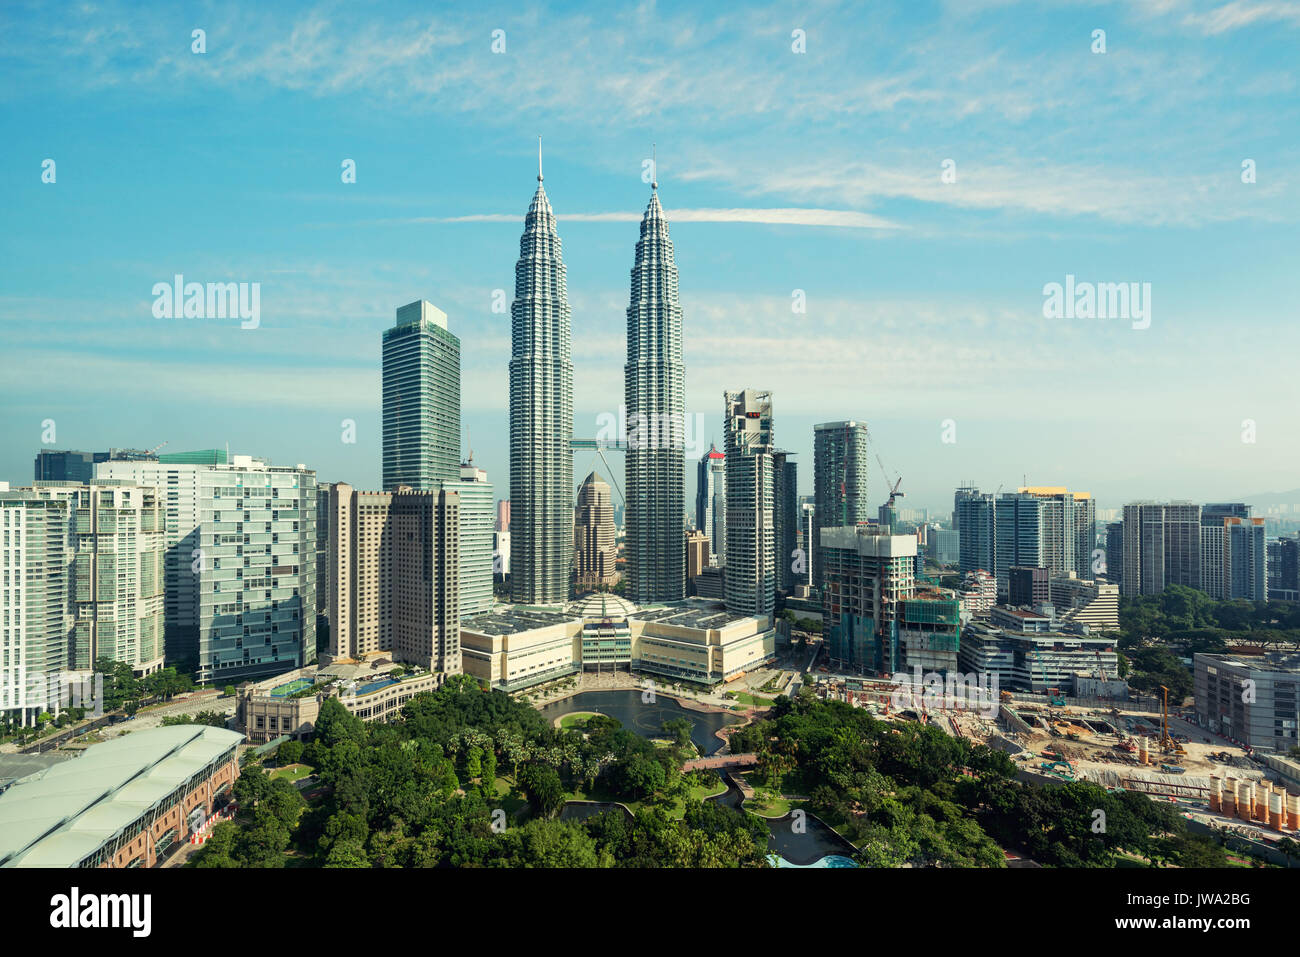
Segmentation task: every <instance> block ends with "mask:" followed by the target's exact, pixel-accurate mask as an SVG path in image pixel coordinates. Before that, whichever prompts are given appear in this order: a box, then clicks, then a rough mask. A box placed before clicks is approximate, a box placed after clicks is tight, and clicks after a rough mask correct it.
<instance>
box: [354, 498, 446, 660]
mask: <svg viewBox="0 0 1300 957" xmlns="http://www.w3.org/2000/svg"><path fill="white" fill-rule="evenodd" d="M452 488H454V486H453V485H451V484H448V485H445V486H443V487H442V488H439V489H430V490H417V489H407V488H402V489H397V490H395V491H391V492H363V491H358V490H357V489H354V488H352V487H351V486H350V485H347V484H346V483H343V482H339V483H337V484H336V485H335V486H334V487H333V488H332V489H331V490H330V515H331V518H330V555H331V566H332V571H331V578H332V580H333V583H334V587H333V589H332V590H331V593H330V624H331V631H330V653H331V654H332V655H334V656H335V657H339V658H347V659H352V660H362V659H366V658H374V657H378V656H380V655H385V656H391V657H392V659H393V660H394V661H398V662H401V663H403V664H410V665H414V666H416V667H419V668H426V669H428V670H429V671H432V672H433V673H435V674H437V675H439V676H442V677H445V676H446V675H453V674H459V673H460V671H461V653H460V618H461V616H460V611H459V608H458V604H459V598H460V581H459V576H460V564H461V561H460V516H459V514H458V513H459V509H460V502H459V495H458V493H457V492H455V491H452V490H451V489H452Z"/></svg>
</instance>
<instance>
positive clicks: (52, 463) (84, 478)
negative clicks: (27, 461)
mask: <svg viewBox="0 0 1300 957" xmlns="http://www.w3.org/2000/svg"><path fill="white" fill-rule="evenodd" d="M95 459H96V453H94V452H71V451H64V452H55V451H52V450H44V449H42V450H41V451H40V452H37V453H36V468H35V479H36V481H38V482H79V483H82V484H84V483H86V482H89V481H91V480H93V479H94V477H95Z"/></svg>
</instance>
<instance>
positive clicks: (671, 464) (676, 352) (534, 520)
mask: <svg viewBox="0 0 1300 957" xmlns="http://www.w3.org/2000/svg"><path fill="white" fill-rule="evenodd" d="M510 317H511V350H510V502H511V504H510V511H511V521H510V531H511V539H512V541H511V558H510V562H511V586H510V591H511V595H510V597H511V600H512V601H514V602H516V603H520V604H536V605H547V604H559V603H562V602H565V601H567V600H568V597H569V572H570V569H571V567H572V564H573V454H572V451H571V444H570V443H571V441H572V439H573V361H572V358H571V333H570V312H569V300H568V291H567V288H566V285H565V269H564V260H563V258H562V256H561V250H560V237H559V234H558V233H557V232H556V228H555V214H554V213H553V212H552V211H551V204H550V201H549V200H548V199H547V196H546V190H545V188H544V187H543V186H542V172H541V157H540V154H539V157H538V170H537V192H536V194H535V195H534V196H533V201H532V204H531V205H530V206H529V207H528V215H527V216H526V217H525V219H524V234H523V236H522V237H521V238H520V240H519V262H518V263H516V264H515V299H514V302H513V303H512V304H511V307H510ZM685 378H686V376H685V367H684V366H683V364H682V309H681V304H680V302H679V301H678V295H677V266H676V264H675V263H674V262H673V244H672V240H671V239H669V238H668V220H667V219H666V218H665V217H664V214H663V208H662V207H661V206H660V205H659V184H658V183H657V182H655V183H652V184H651V193H650V204H649V206H647V207H646V211H645V216H644V217H642V220H641V238H640V239H639V240H638V241H637V244H636V261H635V263H634V264H633V266H632V295H631V301H630V304H629V305H628V309H627V365H626V366H625V368H624V381H625V401H626V405H627V423H628V431H627V436H626V440H627V469H626V473H627V481H626V485H627V499H626V504H627V508H626V524H627V540H626V556H627V571H628V586H629V587H628V596H629V597H630V598H631V599H632V600H633V601H635V602H653V601H674V600H677V599H680V598H682V597H683V596H684V595H685V584H686V547H685V539H684V537H683V529H684V523H683V515H684V507H685V488H684V475H685V460H684V455H685V451H684V443H685V435H684V429H685V415H684V413H685V404H684V401H685V400H684V395H685Z"/></svg>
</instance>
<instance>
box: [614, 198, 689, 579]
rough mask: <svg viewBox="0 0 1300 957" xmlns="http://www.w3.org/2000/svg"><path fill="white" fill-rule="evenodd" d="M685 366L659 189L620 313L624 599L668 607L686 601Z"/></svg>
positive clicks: (649, 210) (649, 209) (674, 275)
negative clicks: (623, 344) (623, 325)
mask: <svg viewBox="0 0 1300 957" xmlns="http://www.w3.org/2000/svg"><path fill="white" fill-rule="evenodd" d="M685 380H686V372H685V367H684V366H683V365H682V309H681V305H680V304H679V303H678V298H677V265H676V264H675V263H674V262H673V243H672V240H671V239H669V238H668V220H667V219H665V218H664V214H663V208H662V207H661V206H660V205H659V189H658V183H652V184H651V190H650V204H649V205H648V206H647V207H646V211H645V215H644V216H643V217H642V219H641V237H640V239H638V240H637V244H636V261H635V262H634V263H633V266H632V294H631V301H630V303H629V305H628V307H627V365H626V366H625V368H624V399H625V402H626V403H627V421H628V436H627V458H626V476H627V515H626V528H627V535H626V540H625V543H624V548H623V554H624V555H625V556H626V557H627V576H628V592H627V593H628V597H629V598H630V599H631V600H632V601H634V602H656V601H674V600H676V599H679V598H682V597H683V596H684V595H685V594H686V550H685V543H684V539H683V537H682V532H683V530H684V524H683V522H682V514H683V512H684V510H685V486H684V482H685V477H686V472H685V470H686V462H685V452H684V442H685V435H684V428H685V424H686V422H685V404H684V403H685V399H684V394H685Z"/></svg>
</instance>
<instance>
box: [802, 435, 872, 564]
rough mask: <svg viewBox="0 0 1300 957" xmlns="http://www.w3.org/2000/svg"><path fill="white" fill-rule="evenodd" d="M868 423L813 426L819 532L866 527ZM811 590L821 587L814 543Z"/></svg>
mask: <svg viewBox="0 0 1300 957" xmlns="http://www.w3.org/2000/svg"><path fill="white" fill-rule="evenodd" d="M867 465H868V462H867V423H865V422H853V421H849V422H823V423H822V424H821V425H815V426H813V503H814V504H815V506H816V517H817V526H818V528H819V529H820V528H839V527H843V526H849V527H852V526H854V525H861V524H866V522H867V519H868V517H869V516H868V514H867ZM812 546H813V551H812V561H813V587H815V588H820V587H821V567H822V566H821V558H820V557H819V556H818V553H819V551H820V550H821V544H820V542H818V541H817V539H816V536H814V539H813V543H812Z"/></svg>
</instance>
